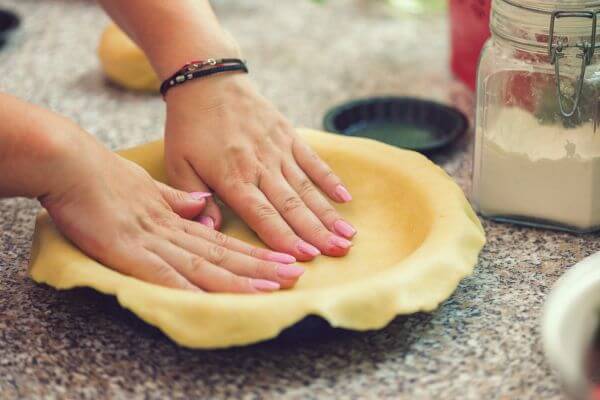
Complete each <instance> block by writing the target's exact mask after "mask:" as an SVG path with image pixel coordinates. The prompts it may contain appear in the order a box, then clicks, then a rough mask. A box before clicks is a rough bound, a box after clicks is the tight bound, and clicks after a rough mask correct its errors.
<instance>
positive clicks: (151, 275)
mask: <svg viewBox="0 0 600 400" xmlns="http://www.w3.org/2000/svg"><path fill="white" fill-rule="evenodd" d="M126 254H127V255H131V254H135V259H131V262H130V263H129V264H128V265H127V266H124V267H123V268H119V271H120V272H123V273H125V274H127V275H130V276H132V277H134V278H137V279H140V280H142V281H145V282H148V283H154V284H157V285H160V286H166V287H170V288H174V289H184V290H190V291H200V289H199V288H198V287H196V286H194V285H192V284H191V283H190V282H189V281H188V280H187V279H185V278H184V277H183V276H182V275H181V274H180V273H179V272H177V271H176V270H174V269H173V268H172V267H171V266H170V265H169V264H167V263H166V262H165V261H164V260H163V259H162V258H160V257H158V256H157V255H156V254H154V253H152V252H150V251H148V250H146V249H141V250H140V251H135V252H131V249H127V252H126ZM127 258H130V256H127Z"/></svg>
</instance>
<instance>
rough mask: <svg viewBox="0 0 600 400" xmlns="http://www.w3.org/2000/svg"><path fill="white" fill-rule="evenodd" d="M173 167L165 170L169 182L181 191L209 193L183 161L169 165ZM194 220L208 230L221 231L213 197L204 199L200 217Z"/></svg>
mask: <svg viewBox="0 0 600 400" xmlns="http://www.w3.org/2000/svg"><path fill="white" fill-rule="evenodd" d="M171 164H172V165H173V166H174V167H173V168H169V169H167V172H168V175H169V182H170V183H171V184H172V185H173V186H175V187H177V188H179V189H182V190H185V191H188V192H210V189H209V188H208V186H206V184H205V183H204V182H203V181H202V179H201V178H200V176H199V175H198V174H197V173H196V170H195V169H194V168H193V167H192V165H191V164H190V163H189V162H188V161H187V160H185V159H181V160H180V162H178V163H176V162H173V163H171ZM196 220H197V221H198V222H200V223H201V224H203V225H206V226H208V227H209V228H214V229H221V224H222V223H223V216H222V214H221V210H220V209H219V206H218V205H217V203H216V202H215V199H214V197H211V198H207V199H206V206H205V208H204V211H203V212H202V213H201V214H200V215H196Z"/></svg>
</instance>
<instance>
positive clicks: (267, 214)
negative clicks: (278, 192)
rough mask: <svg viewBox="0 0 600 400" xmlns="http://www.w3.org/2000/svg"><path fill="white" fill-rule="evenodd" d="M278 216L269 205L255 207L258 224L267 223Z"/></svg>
mask: <svg viewBox="0 0 600 400" xmlns="http://www.w3.org/2000/svg"><path fill="white" fill-rule="evenodd" d="M277 215H278V213H277V210H275V208H273V206H271V205H270V204H258V205H257V206H256V217H257V218H258V220H259V221H260V222H263V221H269V220H271V219H273V218H275V217H276V216H277Z"/></svg>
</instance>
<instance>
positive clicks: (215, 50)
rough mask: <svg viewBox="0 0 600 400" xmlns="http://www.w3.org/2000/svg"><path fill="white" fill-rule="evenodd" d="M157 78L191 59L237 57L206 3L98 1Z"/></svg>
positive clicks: (202, 0)
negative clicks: (144, 58) (147, 58)
mask: <svg viewBox="0 0 600 400" xmlns="http://www.w3.org/2000/svg"><path fill="white" fill-rule="evenodd" d="M99 3H100V4H101V5H102V6H103V7H104V9H105V10H106V11H107V13H108V14H109V15H110V16H111V17H112V18H113V19H114V20H115V22H116V23H117V24H118V25H119V26H120V27H121V29H123V30H124V31H125V32H126V33H127V34H128V35H129V36H130V37H131V38H132V39H133V40H134V41H135V42H136V43H137V44H138V45H139V46H140V47H141V48H142V49H143V50H144V52H145V53H146V54H147V55H148V57H149V59H150V62H151V63H152V65H153V66H154V69H155V70H156V72H157V73H158V75H159V77H160V78H161V79H165V78H166V77H167V76H169V75H170V74H171V73H173V72H174V71H175V70H176V69H177V68H179V67H180V66H181V65H183V64H184V63H186V62H188V61H190V60H193V59H204V58H211V57H215V58H222V57H231V56H236V55H238V54H237V52H238V50H237V46H236V45H235V43H234V42H233V40H232V39H231V38H230V36H229V35H228V34H227V33H226V32H225V31H224V30H223V29H222V28H221V26H220V24H219V22H218V20H217V18H216V16H215V14H214V13H213V11H212V8H211V6H210V4H209V2H208V1H207V0H176V1H175V0H169V1H165V0H127V1H123V0H99Z"/></svg>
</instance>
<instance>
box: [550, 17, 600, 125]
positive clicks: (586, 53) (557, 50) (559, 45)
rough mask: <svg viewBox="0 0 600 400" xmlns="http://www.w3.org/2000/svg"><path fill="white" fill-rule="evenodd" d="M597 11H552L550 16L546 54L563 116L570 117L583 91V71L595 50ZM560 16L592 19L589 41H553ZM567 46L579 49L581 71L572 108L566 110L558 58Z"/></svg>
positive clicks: (589, 62)
mask: <svg viewBox="0 0 600 400" xmlns="http://www.w3.org/2000/svg"><path fill="white" fill-rule="evenodd" d="M597 15H598V12H597V11H594V12H592V11H554V12H553V13H552V16H551V18H550V29H549V35H548V54H549V56H550V63H551V64H552V65H554V71H555V75H556V90H557V93H558V96H557V97H558V106H559V108H560V112H561V114H562V115H563V116H564V117H565V118H569V117H572V116H573V115H574V114H575V112H576V111H577V108H578V107H579V102H580V101H581V93H582V91H583V82H584V78H585V71H586V69H587V66H588V65H590V64H591V62H592V57H593V56H594V52H595V51H596V23H597V20H598V17H597ZM560 18H589V19H591V20H592V35H591V37H590V41H589V42H585V41H584V42H583V43H577V44H568V43H563V42H562V41H560V40H558V41H557V42H556V43H554V25H555V22H556V20H557V19H560ZM569 47H577V48H578V49H580V50H581V53H580V54H578V55H577V57H578V58H581V72H580V74H579V79H578V81H577V88H576V91H575V98H574V99H573V109H572V110H570V111H566V109H565V106H564V103H563V99H564V96H563V94H562V91H561V85H560V59H561V58H563V57H564V56H565V54H564V53H563V51H564V50H565V49H566V48H569Z"/></svg>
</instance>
